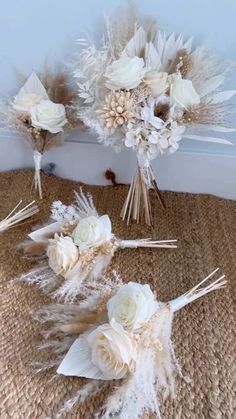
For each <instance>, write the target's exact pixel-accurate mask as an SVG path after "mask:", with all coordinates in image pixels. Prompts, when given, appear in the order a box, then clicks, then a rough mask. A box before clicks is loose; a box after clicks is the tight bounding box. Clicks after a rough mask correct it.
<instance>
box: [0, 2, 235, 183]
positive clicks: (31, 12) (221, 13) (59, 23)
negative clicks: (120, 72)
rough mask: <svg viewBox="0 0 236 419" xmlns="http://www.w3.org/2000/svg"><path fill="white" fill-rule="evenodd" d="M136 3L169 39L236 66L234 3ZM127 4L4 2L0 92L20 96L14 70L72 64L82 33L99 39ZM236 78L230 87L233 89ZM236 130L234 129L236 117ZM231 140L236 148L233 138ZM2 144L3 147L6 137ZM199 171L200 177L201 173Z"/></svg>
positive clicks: (216, 148) (195, 148) (195, 147)
mask: <svg viewBox="0 0 236 419" xmlns="http://www.w3.org/2000/svg"><path fill="white" fill-rule="evenodd" d="M137 3H138V5H139V9H140V13H141V14H143V15H145V16H148V15H151V16H152V17H155V18H157V20H158V22H159V26H160V27H161V28H162V29H164V30H165V31H166V32H167V33H170V32H171V31H175V32H177V33H180V32H182V33H184V34H185V35H186V36H187V37H189V36H194V38H195V43H196V44H199V43H203V42H205V43H206V44H207V46H208V47H209V48H210V49H211V50H212V51H213V52H214V53H216V54H217V55H219V56H220V57H222V59H226V60H231V59H233V60H235V61H236V42H235V39H236V25H235V16H236V0H188V1H186V0H139V1H137ZM125 4H126V0H66V1H65V0H63V1H62V0H0V39H1V46H0V92H1V93H6V94H8V93H11V94H14V93H15V92H16V90H17V86H18V84H17V79H16V74H15V69H16V68H18V69H19V70H21V71H23V72H24V73H26V74H29V73H30V72H31V71H32V70H33V69H34V70H36V71H37V70H38V69H40V68H41V67H42V65H43V63H44V61H45V59H46V58H47V59H49V61H50V62H52V63H54V62H57V61H58V62H60V61H63V60H64V61H66V62H68V61H69V60H70V58H71V54H72V53H74V52H75V51H76V43H75V40H76V38H77V37H79V36H80V35H81V33H82V32H84V31H86V32H90V33H93V34H95V36H96V37H97V38H98V37H99V35H98V34H99V28H100V27H102V18H103V14H104V13H106V14H109V13H110V12H112V11H113V10H115V9H116V8H117V7H120V6H122V5H125ZM235 74H236V72H234V74H233V75H232V77H231V80H230V81H229V83H228V86H227V87H229V88H234V87H235V85H236V77H235ZM233 79H234V80H233ZM234 124H235V126H236V116H235V117H234ZM229 137H230V139H232V140H233V141H234V142H235V143H236V135H235V134H231V135H230V136H229V135H228V137H227V138H229ZM1 140H3V141H4V136H2V135H0V142H1ZM71 140H73V141H82V142H96V139H95V138H92V137H90V136H88V135H84V133H80V132H78V133H76V134H74V135H73V137H72V138H71ZM9 146H10V143H9V145H8V147H9ZM22 147H23V145H22ZM22 150H23V149H22ZM181 150H182V151H184V152H190V153H197V154H198V153H204V155H205V153H208V154H209V153H210V154H211V153H213V154H214V155H219V156H220V155H224V156H236V146H233V147H227V146H222V145H215V144H204V143H202V142H201V143H198V142H193V141H192V142H191V141H189V140H184V141H183V142H182V145H181ZM67 152H69V149H68V151H67ZM0 154H2V159H0V170H3V163H1V161H3V160H4V167H6V164H7V167H13V160H12V158H11V154H10V153H9V152H7V153H6V155H5V156H3V148H2V147H0ZM78 158H79V155H78ZM175 158H176V159H178V157H172V158H171V160H170V162H171V161H174V159H175ZM6 160H7V161H6ZM14 162H15V163H16V162H17V164H18V166H19V165H22V166H24V165H26V164H28V163H29V162H28V160H27V159H25V160H24V158H23V159H19V160H18V161H17V156H16V160H15V159H14ZM15 163H14V164H15ZM200 164H201V163H200ZM198 170H199V172H201V167H198ZM231 174H232V173H231ZM170 181H171V180H170Z"/></svg>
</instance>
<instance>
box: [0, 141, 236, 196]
mask: <svg viewBox="0 0 236 419" xmlns="http://www.w3.org/2000/svg"><path fill="white" fill-rule="evenodd" d="M0 143H1V148H0V150H1V151H0V171H7V170H12V169H18V168H23V167H32V166H33V163H32V152H31V150H30V148H29V146H28V145H27V144H26V143H25V142H24V141H22V140H21V139H19V138H16V137H10V138H9V137H6V138H1V139H0ZM48 162H54V163H55V164H56V167H55V171H54V173H55V174H56V175H58V176H61V177H64V178H68V179H73V180H79V181H82V182H85V183H88V184H97V185H105V184H106V183H107V181H106V180H105V178H104V172H105V170H106V169H108V168H111V169H112V170H113V171H114V172H115V174H116V177H117V181H118V182H121V183H129V182H130V180H131V177H132V175H133V174H134V170H135V165H136V160H135V155H134V153H132V152H131V151H129V150H128V151H127V150H124V151H122V152H121V153H118V154H117V153H115V152H114V151H113V150H112V149H111V148H108V147H103V146H102V145H100V144H86V143H81V142H80V143H79V142H67V143H66V145H65V146H63V147H60V148H57V149H54V150H51V151H49V152H48V153H46V154H45V155H44V159H43V164H45V163H48ZM153 168H154V171H155V173H156V176H157V180H158V185H159V187H160V189H165V190H171V191H182V192H193V193H210V194H213V195H217V196H221V197H224V198H231V199H236V156H232V155H225V154H210V153H196V152H187V151H178V152H176V153H175V154H173V155H170V156H160V157H158V158H157V159H156V160H154V162H153Z"/></svg>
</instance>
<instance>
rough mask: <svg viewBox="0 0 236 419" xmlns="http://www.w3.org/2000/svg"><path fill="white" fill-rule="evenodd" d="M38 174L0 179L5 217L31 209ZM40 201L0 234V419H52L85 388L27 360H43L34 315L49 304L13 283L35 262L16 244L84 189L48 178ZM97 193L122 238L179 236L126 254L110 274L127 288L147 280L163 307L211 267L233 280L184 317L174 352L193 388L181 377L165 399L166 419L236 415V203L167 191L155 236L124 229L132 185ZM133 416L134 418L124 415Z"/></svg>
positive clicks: (89, 406) (82, 413)
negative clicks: (29, 216) (170, 245)
mask: <svg viewBox="0 0 236 419" xmlns="http://www.w3.org/2000/svg"><path fill="white" fill-rule="evenodd" d="M32 177H33V172H32V171H31V170H21V171H13V172H8V173H2V174H0V219H1V218H3V217H4V216H5V215H6V214H7V213H8V212H9V211H10V210H11V209H12V207H13V206H14V205H15V204H16V203H17V202H18V201H19V200H20V199H23V200H24V202H29V200H31V199H32V198H34V194H33V193H32V192H31V183H32ZM42 182H43V185H44V199H43V200H42V201H41V202H39V206H40V210H41V211H40V215H39V216H36V218H34V220H32V221H30V222H29V223H28V224H25V225H23V226H20V227H17V228H15V229H12V230H10V231H7V232H5V233H3V234H1V236H0V244H1V245H0V281H1V283H0V310H1V347H0V369H1V382H0V409H1V413H0V417H1V419H7V418H14V419H18V418H19V419H20V418H22V419H27V418H30V419H34V418H49V417H50V418H55V416H56V413H57V411H58V409H59V408H60V407H61V405H62V404H63V401H64V400H65V398H69V397H70V396H72V395H73V394H74V393H75V391H76V389H77V388H78V387H79V386H80V385H81V384H82V383H83V382H84V381H83V380H81V379H78V378H73V377H72V378H65V377H63V378H62V377H58V378H56V379H52V377H53V373H52V372H45V373H42V374H39V375H35V374H34V371H33V368H32V365H31V363H32V362H33V361H35V360H36V359H37V357H38V354H37V346H38V344H39V343H40V337H39V330H38V324H37V323H36V322H35V321H33V320H32V316H31V312H32V311H34V310H37V309H39V308H42V307H43V306H45V305H47V304H48V303H50V299H49V298H48V297H46V296H45V295H43V293H42V292H41V291H38V290H37V289H36V288H34V287H33V286H29V285H27V284H22V283H13V281H12V279H13V278H15V277H16V276H17V275H19V274H22V273H23V272H26V271H27V270H29V269H30V268H31V267H32V266H33V263H34V262H32V261H29V260H26V259H23V258H22V257H21V255H20V253H19V250H17V248H16V245H17V244H18V243H20V242H21V241H22V240H24V239H25V237H26V234H27V233H28V232H29V231H30V229H31V228H32V227H33V226H34V225H35V224H37V223H41V222H44V221H46V220H47V218H48V215H49V208H50V203H51V202H52V201H53V200H55V199H60V200H62V201H64V202H65V203H70V202H71V201H72V199H73V190H74V189H78V187H79V184H78V183H76V182H72V181H69V180H64V179H59V178H57V177H54V176H50V175H45V174H43V175H42ZM84 190H85V191H87V190H89V191H90V192H92V194H93V196H94V201H95V204H96V205H97V207H98V210H99V211H100V212H101V213H107V214H109V215H110V217H111V219H112V223H113V230H114V232H115V233H116V235H118V236H120V237H123V238H125V237H127V238H137V237H153V238H157V239H168V238H170V239H175V238H177V239H178V249H176V250H164V249H163V250H162V249H161V250H149V249H146V250H145V249H138V250H124V251H122V252H117V254H116V255H115V258H114V259H113V265H112V268H114V269H116V270H117V271H118V272H120V274H121V275H122V277H123V279H124V280H125V281H129V280H136V281H140V282H143V283H145V282H148V283H149V284H150V285H151V286H152V288H153V290H155V291H156V292H157V295H158V299H160V300H162V301H166V300H169V299H171V298H174V297H176V296H178V295H180V294H181V293H184V292H185V291H187V290H188V289H190V288H191V287H192V286H193V285H194V284H196V283H197V282H198V281H200V280H201V279H202V278H204V277H205V276H206V275H207V274H208V273H210V272H211V271H212V270H213V269H214V268H216V267H218V266H219V267H220V268H221V271H222V272H224V273H225V274H226V276H227V279H228V286H227V288H226V289H223V290H220V291H218V292H215V293H213V294H208V295H207V296H205V297H203V298H202V299H201V300H199V301H197V302H195V303H193V304H192V305H189V306H187V307H186V308H184V309H183V310H182V311H180V312H178V313H177V315H176V317H175V320H174V324H173V340H174V343H175V347H176V355H177V357H178V359H179V362H180V364H181V365H182V367H183V372H184V374H186V375H188V376H189V377H190V378H191V379H192V381H191V383H190V384H185V383H183V382H182V381H181V379H177V395H176V399H175V400H174V401H169V400H167V401H165V402H164V403H163V405H162V414H163V418H165V419H180V418H181V419H182V418H191V419H195V418H196V419H203V418H205V419H208V418H214V419H221V418H222V419H223V418H230V419H233V418H235V417H236V363H235V354H236V327H235V323H236V322H235V306H234V297H235V289H236V278H235V277H236V202H233V201H230V200H224V199H220V198H216V197H212V196H206V195H192V194H184V193H173V192H165V193H164V198H165V201H166V205H167V208H168V210H167V212H166V213H163V211H162V210H161V208H160V207H159V206H158V203H156V202H155V201H154V197H152V199H153V206H154V213H155V218H154V229H153V230H151V229H150V228H148V227H146V226H140V225H135V224H131V225H129V226H128V227H127V226H126V224H124V223H123V222H122V221H121V219H120V217H119V212H120V210H121V208H122V204H123V202H124V199H125V196H126V194H127V187H126V186H118V187H112V186H106V187H101V186H84ZM105 396H106V395H105V394H101V395H100V397H99V398H98V397H96V398H91V399H90V400H89V403H86V404H83V405H79V406H76V407H75V408H74V409H73V411H72V412H71V413H70V414H67V416H66V417H67V418H81V419H82V418H88V419H89V418H92V417H93V413H94V412H95V410H96V409H97V408H98V407H99V406H101V404H102V402H103V400H104V397H105ZM127 419H128V418H127Z"/></svg>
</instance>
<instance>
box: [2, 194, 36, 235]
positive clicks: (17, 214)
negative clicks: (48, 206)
mask: <svg viewBox="0 0 236 419" xmlns="http://www.w3.org/2000/svg"><path fill="white" fill-rule="evenodd" d="M21 204H22V200H21V201H20V202H19V203H18V204H17V205H16V206H15V208H13V210H12V211H11V212H10V213H9V214H8V215H7V216H6V217H5V218H4V219H3V220H2V221H0V233H1V232H3V231H5V230H8V229H9V228H12V227H15V226H16V225H19V224H22V222H23V221H25V220H26V219H28V218H30V217H32V216H33V215H35V214H37V213H38V212H39V208H38V206H37V205H36V204H35V201H32V202H30V203H29V204H28V205H26V206H25V207H23V208H21V209H19V207H20V206H21Z"/></svg>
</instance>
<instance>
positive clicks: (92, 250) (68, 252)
mask: <svg viewBox="0 0 236 419" xmlns="http://www.w3.org/2000/svg"><path fill="white" fill-rule="evenodd" d="M75 198H76V203H75V205H69V206H66V205H64V204H62V202H61V201H55V202H54V203H53V204H52V214H51V218H52V219H53V220H55V222H54V223H51V224H49V225H47V226H45V227H43V228H40V229H38V230H36V231H34V232H32V233H31V234H29V237H30V239H32V240H33V242H30V243H28V242H26V244H25V245H24V247H25V252H26V253H27V254H28V255H29V254H31V255H34V256H36V255H41V254H42V252H43V253H44V255H45V258H44V259H43V260H41V263H40V264H39V266H38V267H36V268H35V269H33V270H32V271H31V272H29V273H28V274H24V275H23V276H22V277H21V279H22V280H24V281H27V282H30V283H36V284H38V285H39V287H41V288H43V289H45V290H46V291H47V292H50V293H51V292H52V291H54V292H53V296H54V297H59V298H63V299H65V300H66V301H71V300H73V299H74V298H75V297H76V296H77V295H78V294H85V295H86V294H87V292H88V290H91V289H98V288H99V287H101V289H102V288H103V287H104V281H105V279H103V278H102V274H103V273H104V272H105V270H106V268H107V267H108V265H109V263H110V261H111V259H112V257H113V255H114V253H115V252H116V251H118V250H119V249H127V248H134V249H135V248H138V247H145V248H146V247H148V248H170V249H173V248H176V240H160V241H158V240H151V239H137V240H123V239H119V238H117V237H116V236H115V235H114V234H113V232H112V225H111V220H110V218H109V216H108V215H102V216H99V214H98V212H97V210H96V208H95V206H94V204H93V199H92V196H91V195H90V194H87V196H86V195H85V194H84V193H83V192H82V190H81V191H80V193H75Z"/></svg>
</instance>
